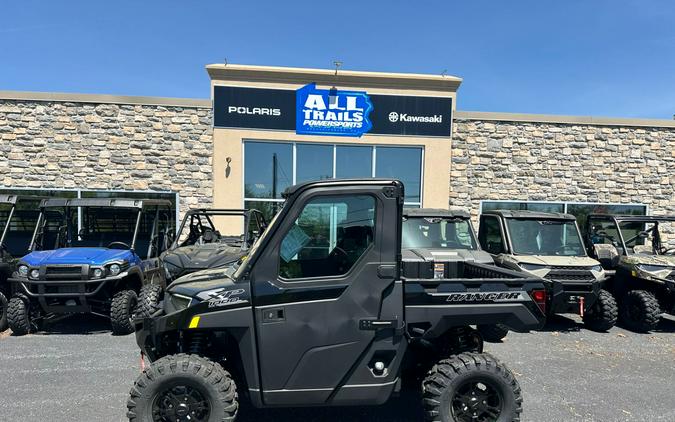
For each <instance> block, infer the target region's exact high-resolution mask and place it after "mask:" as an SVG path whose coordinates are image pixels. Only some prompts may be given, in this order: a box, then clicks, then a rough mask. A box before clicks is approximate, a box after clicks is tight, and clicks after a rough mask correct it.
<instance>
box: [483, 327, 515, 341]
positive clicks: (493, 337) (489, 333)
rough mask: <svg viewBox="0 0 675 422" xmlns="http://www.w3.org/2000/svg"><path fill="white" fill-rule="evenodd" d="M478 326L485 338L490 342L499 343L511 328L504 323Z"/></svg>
mask: <svg viewBox="0 0 675 422" xmlns="http://www.w3.org/2000/svg"><path fill="white" fill-rule="evenodd" d="M476 328H477V329H478V332H479V333H480V335H481V336H482V337H483V340H485V341H487V342H490V343H499V342H500V341H502V340H503V339H504V337H506V335H507V334H508V333H509V328H508V327H507V326H505V325H502V324H494V325H479V326H477V327H476Z"/></svg>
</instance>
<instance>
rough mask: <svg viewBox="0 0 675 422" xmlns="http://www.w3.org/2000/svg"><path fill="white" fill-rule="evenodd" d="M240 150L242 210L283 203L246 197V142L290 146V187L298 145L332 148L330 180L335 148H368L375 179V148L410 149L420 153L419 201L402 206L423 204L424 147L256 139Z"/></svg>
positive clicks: (295, 175)
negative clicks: (250, 204)
mask: <svg viewBox="0 0 675 422" xmlns="http://www.w3.org/2000/svg"><path fill="white" fill-rule="evenodd" d="M241 142H242V148H241V154H242V157H241V162H242V172H241V175H242V177H241V191H242V192H243V193H244V194H243V195H242V201H241V204H242V208H245V203H246V202H247V201H248V202H277V203H283V202H284V199H282V198H249V197H246V194H245V193H246V168H245V166H246V143H247V142H258V143H263V142H265V143H272V144H291V146H292V173H293V174H292V177H291V179H292V185H296V184H297V183H298V182H297V146H298V145H323V146H332V147H333V172H332V179H336V175H337V147H339V146H347V147H349V146H361V147H368V148H370V149H371V160H370V165H371V173H370V174H371V175H370V177H373V178H374V177H376V176H375V174H376V170H377V148H378V147H381V148H411V149H414V150H419V151H420V195H419V196H420V200H419V202H417V201H414V202H413V201H405V202H404V205H406V206H413V207H417V208H422V204H423V203H424V184H425V183H424V160H425V146H424V145H398V144H390V145H387V144H365V143H364V144H358V145H355V144H353V143H352V144H350V143H346V142H311V141H310V142H304V141H284V140H272V139H256V138H244V139H242V141H241Z"/></svg>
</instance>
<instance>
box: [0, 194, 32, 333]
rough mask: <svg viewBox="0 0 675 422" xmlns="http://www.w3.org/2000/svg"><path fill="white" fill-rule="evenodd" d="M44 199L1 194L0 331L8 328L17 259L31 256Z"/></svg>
mask: <svg viewBox="0 0 675 422" xmlns="http://www.w3.org/2000/svg"><path fill="white" fill-rule="evenodd" d="M41 200H42V198H40V197H37V196H29V195H5V194H0V332H2V331H4V330H6V329H7V305H8V301H9V298H10V297H11V285H10V283H9V282H8V281H7V280H8V279H9V277H11V276H12V273H13V272H14V271H15V270H16V262H17V258H18V257H21V256H23V255H25V254H26V253H28V248H29V246H30V241H31V237H32V235H33V231H34V230H35V223H36V222H37V216H38V214H39V211H38V207H39V205H40V201H41Z"/></svg>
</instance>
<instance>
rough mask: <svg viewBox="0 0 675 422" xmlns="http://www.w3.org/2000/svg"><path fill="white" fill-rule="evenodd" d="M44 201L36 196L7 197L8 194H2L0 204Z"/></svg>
mask: <svg viewBox="0 0 675 422" xmlns="http://www.w3.org/2000/svg"><path fill="white" fill-rule="evenodd" d="M42 199H44V197H42V196H34V195H6V194H0V204H16V203H17V202H19V201H26V200H27V201H30V200H34V201H39V200H42Z"/></svg>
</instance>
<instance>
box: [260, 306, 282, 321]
mask: <svg viewBox="0 0 675 422" xmlns="http://www.w3.org/2000/svg"><path fill="white" fill-rule="evenodd" d="M262 313H263V314H262V319H263V321H262V322H263V324H264V323H266V322H280V321H285V320H286V313H285V312H284V308H273V309H264V310H263V311H262Z"/></svg>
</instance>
